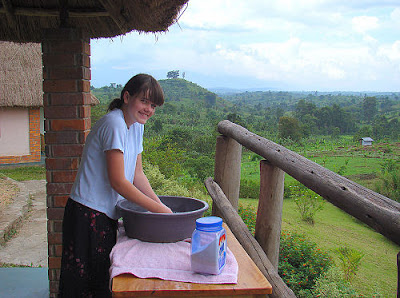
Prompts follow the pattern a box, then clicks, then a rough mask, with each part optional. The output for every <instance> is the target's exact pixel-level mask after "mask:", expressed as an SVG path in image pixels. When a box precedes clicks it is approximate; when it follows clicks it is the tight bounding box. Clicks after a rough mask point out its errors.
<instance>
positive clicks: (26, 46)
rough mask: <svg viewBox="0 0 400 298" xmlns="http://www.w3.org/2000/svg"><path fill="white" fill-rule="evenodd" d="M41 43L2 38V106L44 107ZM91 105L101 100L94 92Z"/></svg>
mask: <svg viewBox="0 0 400 298" xmlns="http://www.w3.org/2000/svg"><path fill="white" fill-rule="evenodd" d="M42 90H43V71H42V52H41V48H40V44H39V43H14V42H7V41H0V107H41V106H43V92H42ZM90 99H91V105H92V106H94V105H97V104H99V103H100V101H99V100H98V99H97V98H96V96H94V95H93V94H92V93H91V98H90Z"/></svg>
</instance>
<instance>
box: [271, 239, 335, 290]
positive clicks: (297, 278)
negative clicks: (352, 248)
mask: <svg viewBox="0 0 400 298" xmlns="http://www.w3.org/2000/svg"><path fill="white" fill-rule="evenodd" d="M331 265H332V260H331V258H330V257H329V255H328V254H327V253H325V252H322V251H321V250H320V249H319V248H317V247H316V244H315V243H313V242H311V241H308V240H306V239H305V238H303V237H302V236H300V235H298V234H295V233H293V234H290V233H285V232H284V233H282V235H281V242H280V252H279V270H278V272H279V275H280V276H281V278H282V279H283V280H284V282H285V283H286V284H287V285H288V287H289V288H291V289H292V291H293V292H294V293H295V294H296V295H297V296H299V297H306V296H309V295H311V291H312V288H313V287H314V285H315V282H316V280H317V278H318V277H320V275H321V274H322V273H323V272H325V271H327V270H328V268H329V267H330V266H331Z"/></svg>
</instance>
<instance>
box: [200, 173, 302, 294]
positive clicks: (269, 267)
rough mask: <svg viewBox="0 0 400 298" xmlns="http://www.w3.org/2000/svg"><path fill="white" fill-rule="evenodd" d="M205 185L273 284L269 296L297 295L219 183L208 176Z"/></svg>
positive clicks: (255, 261)
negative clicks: (280, 274) (279, 272)
mask: <svg viewBox="0 0 400 298" xmlns="http://www.w3.org/2000/svg"><path fill="white" fill-rule="evenodd" d="M205 186H206V188H207V191H208V193H209V194H210V196H211V197H212V199H213V202H214V203H215V204H216V205H217V207H218V210H219V211H220V212H221V214H222V217H223V218H224V220H225V222H226V223H227V225H228V226H229V228H230V229H231V231H232V233H233V234H234V235H235V237H236V239H237V240H238V241H239V243H240V244H241V245H242V246H243V248H244V250H245V251H246V252H247V254H248V255H249V256H250V258H251V259H252V260H253V261H254V263H255V264H256V265H257V267H258V268H259V269H260V271H261V272H262V273H263V274H264V276H265V277H266V278H267V279H268V281H269V282H270V284H271V285H272V294H269V295H268V296H269V297H277V298H278V297H285V298H290V297H296V295H295V294H294V293H293V291H292V290H291V289H290V288H289V287H288V286H287V285H286V284H285V282H284V281H283V280H282V279H281V277H280V276H279V274H278V272H277V271H276V270H275V268H274V266H273V264H272V263H271V262H270V260H269V259H268V257H267V255H266V254H265V252H264V251H263V249H262V248H261V246H260V245H259V243H258V242H257V241H256V240H255V238H254V237H253V235H251V233H250V231H249V230H248V229H247V226H246V224H245V223H244V222H243V220H242V219H241V218H240V216H239V214H238V213H237V212H236V210H235V208H234V207H233V206H232V204H231V203H230V201H229V200H228V199H227V198H226V196H225V194H224V192H223V191H222V189H221V188H220V187H219V185H218V184H217V183H216V182H214V180H212V179H211V178H207V179H206V180H205ZM228 245H229V244H228Z"/></svg>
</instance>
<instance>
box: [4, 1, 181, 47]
mask: <svg viewBox="0 0 400 298" xmlns="http://www.w3.org/2000/svg"><path fill="white" fill-rule="evenodd" d="M187 2H188V0H114V1H111V0H29V1H28V0H3V1H1V2H0V40H6V41H18V42H40V41H41V32H42V29H48V28H59V27H75V28H82V29H83V30H84V31H85V32H86V33H87V34H88V37H90V38H100V37H114V36H117V35H121V34H126V33H128V32H130V31H133V30H136V31H138V32H162V31H167V29H168V27H169V26H170V25H172V24H173V23H174V22H175V21H176V20H177V18H178V17H179V12H180V11H181V9H182V8H183V6H184V5H185V4H186V3H187ZM60 3H61V4H60Z"/></svg>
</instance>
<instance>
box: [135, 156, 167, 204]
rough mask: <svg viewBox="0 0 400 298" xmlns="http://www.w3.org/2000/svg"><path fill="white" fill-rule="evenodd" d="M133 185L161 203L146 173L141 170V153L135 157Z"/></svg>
mask: <svg viewBox="0 0 400 298" xmlns="http://www.w3.org/2000/svg"><path fill="white" fill-rule="evenodd" d="M133 185H135V186H136V187H137V188H138V189H139V190H140V191H141V192H142V193H144V194H145V195H147V196H148V197H150V198H152V199H153V200H155V201H156V202H159V203H161V201H160V199H159V198H158V196H157V195H156V194H155V192H154V190H153V188H152V187H151V185H150V182H149V180H148V179H147V177H146V174H145V173H144V172H143V164H142V154H139V155H138V157H137V159H136V168H135V178H134V179H133Z"/></svg>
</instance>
